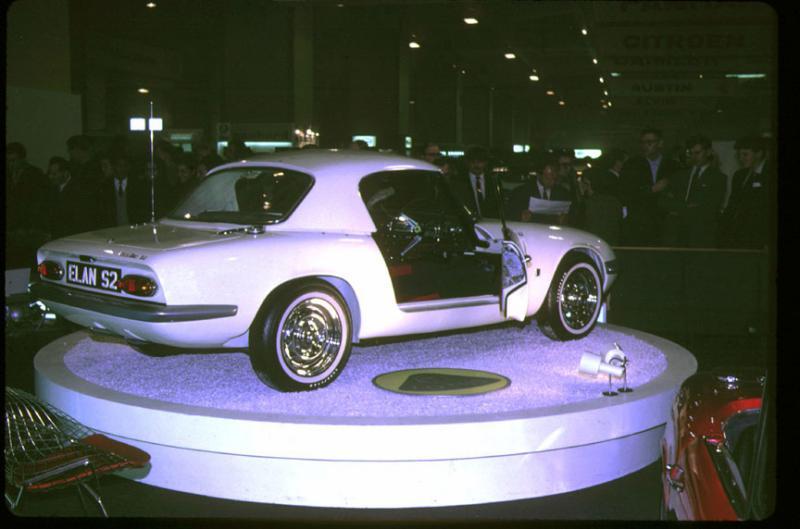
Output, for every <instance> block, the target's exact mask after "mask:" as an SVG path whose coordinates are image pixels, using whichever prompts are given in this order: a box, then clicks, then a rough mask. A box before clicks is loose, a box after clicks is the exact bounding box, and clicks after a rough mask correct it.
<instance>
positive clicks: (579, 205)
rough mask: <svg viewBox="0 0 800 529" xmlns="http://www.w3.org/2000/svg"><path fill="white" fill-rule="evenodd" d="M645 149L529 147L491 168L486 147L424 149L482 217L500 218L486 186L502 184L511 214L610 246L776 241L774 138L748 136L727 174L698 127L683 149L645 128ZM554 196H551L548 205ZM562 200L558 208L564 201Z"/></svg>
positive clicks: (506, 210)
mask: <svg viewBox="0 0 800 529" xmlns="http://www.w3.org/2000/svg"><path fill="white" fill-rule="evenodd" d="M639 141H640V146H641V152H640V153H638V154H635V155H629V154H628V153H627V152H625V151H624V150H622V149H619V148H611V149H607V150H606V151H605V152H604V153H603V154H602V156H601V157H600V158H599V159H597V160H594V161H592V163H591V167H580V165H579V163H578V161H576V159H575V156H574V151H572V150H566V149H563V150H556V151H554V152H547V153H540V154H538V155H533V156H529V157H528V159H527V160H526V163H525V164H524V165H523V166H522V167H514V168H511V169H509V168H508V167H507V166H504V164H502V163H501V164H497V166H496V167H492V164H490V156H489V153H488V152H487V150H486V149H484V148H482V147H473V148H470V149H469V150H467V151H466V153H465V155H464V157H463V159H462V158H450V157H447V156H443V155H442V151H441V148H440V146H439V145H438V144H436V143H427V144H425V145H424V146H423V148H422V149H421V150H420V152H419V157H420V158H421V159H423V160H426V161H428V162H430V163H433V164H434V165H437V166H438V167H440V169H441V170H442V172H443V173H444V174H445V176H446V177H447V179H448V180H449V182H450V183H451V188H452V189H453V191H454V192H455V193H456V194H457V195H459V196H460V197H461V199H462V201H463V202H464V203H465V204H466V205H467V206H468V207H469V208H470V209H471V210H472V211H474V212H476V213H477V215H478V216H483V217H489V218H492V217H494V218H497V217H499V216H500V215H499V213H500V212H499V211H497V209H498V208H497V206H495V205H494V204H497V203H498V201H497V199H496V197H495V196H492V197H491V200H489V197H490V195H487V190H490V194H491V195H493V194H494V193H493V192H491V187H490V186H492V185H496V184H494V182H496V180H495V179H494V178H492V176H493V175H496V176H497V177H498V178H499V179H500V180H501V181H502V182H504V183H503V186H502V187H504V188H506V191H505V192H504V193H503V202H502V207H503V212H502V213H503V214H504V216H505V218H506V219H507V220H513V221H521V222H539V223H547V224H555V225H566V226H571V227H575V228H579V229H584V230H587V231H590V232H592V233H595V234H597V235H599V236H600V237H601V238H603V239H604V240H606V241H607V242H608V243H609V244H612V245H623V246H647V247H652V246H662V247H689V248H749V249H762V248H764V247H765V246H767V245H768V244H769V242H770V237H771V231H772V230H771V228H772V226H771V224H770V219H771V217H774V215H772V216H771V215H770V211H771V209H770V207H771V206H770V195H769V189H770V187H771V182H773V181H774V180H773V178H774V175H773V174H772V172H771V171H772V170H773V167H772V164H771V162H770V160H769V156H768V152H769V144H768V141H767V139H766V138H763V137H761V136H756V135H753V136H747V137H743V138H741V139H739V140H738V141H737V142H736V143H735V145H734V149H735V150H736V154H737V159H738V163H739V165H740V169H739V170H737V171H736V172H735V173H734V174H733V175H732V178H730V179H729V178H728V177H727V176H726V175H725V174H724V173H723V172H722V171H721V170H720V168H719V160H718V157H717V155H716V153H715V152H714V150H713V148H712V142H711V140H710V139H709V138H707V137H704V136H702V135H696V136H692V137H690V138H687V139H686V140H685V142H684V145H685V151H677V152H676V156H668V155H667V154H666V153H665V152H664V139H663V136H662V133H661V131H660V130H657V129H652V128H649V129H645V130H643V131H642V133H641V135H640V138H639ZM578 167H580V170H578V169H577V168H578ZM551 202H554V203H552V204H551ZM559 206H560V207H559Z"/></svg>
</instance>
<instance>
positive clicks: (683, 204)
mask: <svg viewBox="0 0 800 529" xmlns="http://www.w3.org/2000/svg"><path fill="white" fill-rule="evenodd" d="M686 155H687V160H688V165H689V167H688V168H687V169H685V170H682V171H679V172H677V173H676V174H674V175H673V177H672V178H671V181H670V184H669V186H668V187H667V189H666V190H665V191H664V192H663V193H662V194H661V199H660V201H659V205H660V206H661V207H662V208H663V209H664V210H665V211H666V212H667V214H666V217H665V219H664V229H663V243H664V245H665V246H686V247H691V248H713V247H714V246H715V245H716V236H717V225H718V223H717V221H718V217H719V210H720V207H721V205H722V200H723V198H724V196H725V182H726V179H727V177H726V176H725V175H724V174H723V173H722V172H721V171H720V170H719V169H718V168H717V167H716V166H715V164H714V151H713V150H712V149H711V140H710V139H708V138H706V137H704V136H692V137H691V138H689V139H688V140H687V141H686Z"/></svg>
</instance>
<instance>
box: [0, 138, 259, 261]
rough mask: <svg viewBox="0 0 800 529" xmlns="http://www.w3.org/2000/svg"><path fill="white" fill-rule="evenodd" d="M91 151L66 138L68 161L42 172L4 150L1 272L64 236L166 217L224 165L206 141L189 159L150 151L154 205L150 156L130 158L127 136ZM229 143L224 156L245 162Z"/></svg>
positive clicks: (171, 150)
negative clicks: (3, 257) (3, 254)
mask: <svg viewBox="0 0 800 529" xmlns="http://www.w3.org/2000/svg"><path fill="white" fill-rule="evenodd" d="M103 147H104V148H100V146H99V145H95V140H93V139H92V138H90V137H88V136H85V135H76V136H72V137H70V138H69V139H68V140H67V142H66V150H67V153H68V155H67V157H66V158H64V157H62V156H52V157H51V158H50V159H49V161H48V164H47V167H46V168H45V170H42V169H40V168H38V167H36V166H34V165H32V164H31V163H30V162H29V161H28V160H27V149H26V148H25V146H24V145H22V144H21V143H18V142H13V143H9V144H7V145H6V268H7V269H8V268H17V267H24V266H30V265H31V263H32V261H33V259H35V252H36V249H37V248H38V247H39V246H41V245H42V244H43V243H44V242H46V241H48V240H52V239H58V238H60V237H64V236H66V235H71V234H74V233H80V232H85V231H90V230H96V229H102V228H107V227H112V226H118V225H124V224H136V223H140V222H147V221H149V220H150V219H151V216H152V215H153V213H155V216H156V217H160V216H163V215H164V214H166V213H167V212H169V211H170V210H171V209H172V208H174V207H175V206H176V205H177V203H178V201H180V200H181V198H182V197H183V196H185V195H186V194H187V193H188V192H189V191H191V190H192V189H193V188H194V187H195V186H196V185H197V184H198V183H199V182H200V181H202V180H203V179H204V178H205V176H206V174H207V172H208V171H209V170H210V169H211V168H213V167H216V166H217V165H219V164H221V163H223V162H224V161H225V159H224V158H222V157H220V156H219V155H217V154H216V152H215V150H214V149H213V148H212V147H211V146H210V145H208V144H206V143H198V144H196V145H193V149H192V152H191V153H187V152H183V150H182V149H180V148H178V147H175V146H173V145H172V144H171V143H169V142H167V141H159V142H157V143H156V144H155V149H154V164H153V165H154V171H155V175H156V178H155V179H154V182H155V186H156V189H155V200H152V196H153V193H151V180H150V177H149V174H150V169H149V159H148V155H147V152H144V153H142V155H140V156H135V155H132V153H131V151H132V150H133V149H132V148H131V147H130V146H129V145H128V144H127V141H126V139H125V138H124V137H118V138H115V139H114V140H113V141H111V143H110V145H105V146H103ZM243 149H244V146H243V145H237V144H233V145H232V146H231V148H229V149H228V150H227V151H226V152H225V153H224V154H226V155H228V156H229V157H230V159H234V158H235V157H246V156H248V155H249V154H252V153H247V152H243Z"/></svg>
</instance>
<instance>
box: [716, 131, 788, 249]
mask: <svg viewBox="0 0 800 529" xmlns="http://www.w3.org/2000/svg"><path fill="white" fill-rule="evenodd" d="M734 148H735V149H736V155H737V157H738V159H739V165H741V166H742V168H741V169H740V170H738V171H736V172H735V173H733V178H732V179H731V195H730V198H729V199H728V206H727V207H726V208H725V211H724V212H723V215H722V221H721V226H720V232H719V244H720V246H721V247H723V248H755V249H758V248H763V247H764V246H765V245H767V244H768V242H769V239H770V226H771V218H772V217H771V216H770V214H769V212H770V189H771V181H772V178H773V177H774V175H773V174H772V167H771V164H770V163H769V160H768V157H767V141H766V139H764V138H761V137H759V136H749V137H746V138H741V139H739V140H738V141H737V142H736V144H735V145H734Z"/></svg>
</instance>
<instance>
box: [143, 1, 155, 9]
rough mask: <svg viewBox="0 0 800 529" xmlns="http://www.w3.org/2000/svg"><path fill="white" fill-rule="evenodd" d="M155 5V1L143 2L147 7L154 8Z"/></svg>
mask: <svg viewBox="0 0 800 529" xmlns="http://www.w3.org/2000/svg"><path fill="white" fill-rule="evenodd" d="M157 5H158V4H156V3H155V2H147V3H146V4H145V7H147V8H149V9H153V8H155V7H156V6H157Z"/></svg>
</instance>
